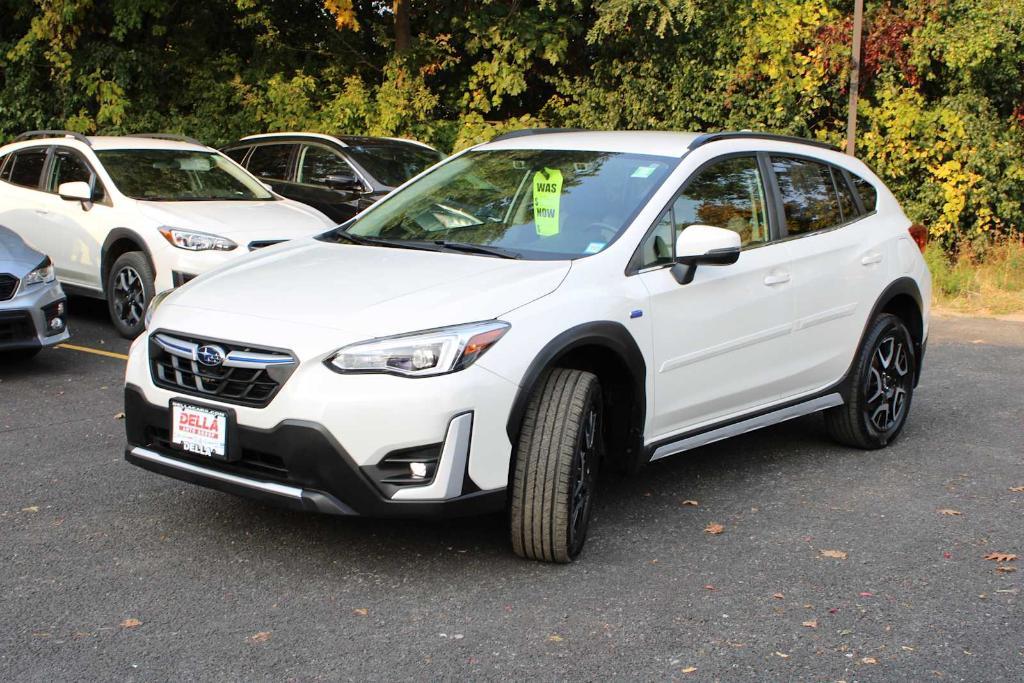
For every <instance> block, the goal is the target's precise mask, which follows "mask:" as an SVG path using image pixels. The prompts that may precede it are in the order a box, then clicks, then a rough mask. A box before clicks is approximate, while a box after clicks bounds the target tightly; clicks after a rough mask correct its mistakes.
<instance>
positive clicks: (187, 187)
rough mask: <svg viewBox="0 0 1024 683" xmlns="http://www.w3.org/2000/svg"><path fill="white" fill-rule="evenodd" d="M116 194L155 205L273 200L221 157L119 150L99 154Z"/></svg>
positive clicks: (158, 151) (205, 154) (207, 154)
mask: <svg viewBox="0 0 1024 683" xmlns="http://www.w3.org/2000/svg"><path fill="white" fill-rule="evenodd" d="M96 156H97V157H98V158H99V160H100V163H101V164H103V167H104V168H105V169H106V170H107V173H108V174H109V175H110V178H111V180H113V181H114V185H115V186H117V189H118V190H120V191H121V194H124V195H126V196H128V197H131V198H132V199H142V200H147V201H154V202H188V201H215V200H219V201H253V200H273V198H274V196H273V195H272V194H270V193H269V192H267V189H266V188H265V187H263V185H261V184H260V182H259V181H257V180H256V179H255V178H253V177H252V176H250V175H249V174H247V173H246V172H245V171H243V170H242V169H240V168H238V167H237V166H235V165H234V164H233V163H231V162H230V161H228V159H227V157H225V156H223V155H221V154H219V153H217V152H200V151H191V150H178V149H118V150H105V151H100V152H96Z"/></svg>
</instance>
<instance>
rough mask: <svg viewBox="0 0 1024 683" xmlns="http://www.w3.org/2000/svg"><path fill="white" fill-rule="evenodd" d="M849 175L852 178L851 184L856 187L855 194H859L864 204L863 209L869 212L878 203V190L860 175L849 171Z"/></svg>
mask: <svg viewBox="0 0 1024 683" xmlns="http://www.w3.org/2000/svg"><path fill="white" fill-rule="evenodd" d="M850 177H851V178H852V179H853V186H854V187H855V188H856V189H857V194H859V195H860V201H861V202H862V203H863V204H864V211H866V212H867V213H871V212H872V211H874V210H875V205H876V204H877V203H878V191H877V190H875V186H874V185H872V184H871V183H869V182H868V181H866V180H864V179H863V178H861V177H860V176H855V175H853V174H852V173H851V174H850Z"/></svg>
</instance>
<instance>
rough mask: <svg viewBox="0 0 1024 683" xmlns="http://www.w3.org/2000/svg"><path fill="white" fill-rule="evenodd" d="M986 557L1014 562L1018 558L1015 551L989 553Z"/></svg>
mask: <svg viewBox="0 0 1024 683" xmlns="http://www.w3.org/2000/svg"><path fill="white" fill-rule="evenodd" d="M984 559H986V560H992V561H993V562H1013V561H1014V560H1016V559H1017V556H1016V555H1014V554H1013V553H989V554H988V555H986V556H985V558H984Z"/></svg>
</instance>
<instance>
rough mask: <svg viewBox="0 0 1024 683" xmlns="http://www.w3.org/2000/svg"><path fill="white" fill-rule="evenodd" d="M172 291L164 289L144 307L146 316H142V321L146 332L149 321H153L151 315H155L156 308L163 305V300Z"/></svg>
mask: <svg viewBox="0 0 1024 683" xmlns="http://www.w3.org/2000/svg"><path fill="white" fill-rule="evenodd" d="M173 291H174V290H173V289H165V290H164V291H162V292H160V293H159V294H157V295H156V296H154V297H153V299H152V300H151V301H150V302H149V305H148V306H146V314H145V316H143V318H142V319H143V321H144V324H145V326H146V329H147V330H148V329H149V323H150V321H151V320H153V313H155V312H156V309H157V307H159V306H160V304H161V303H163V300H164V299H166V298H167V295H168V294H170V293H171V292H173Z"/></svg>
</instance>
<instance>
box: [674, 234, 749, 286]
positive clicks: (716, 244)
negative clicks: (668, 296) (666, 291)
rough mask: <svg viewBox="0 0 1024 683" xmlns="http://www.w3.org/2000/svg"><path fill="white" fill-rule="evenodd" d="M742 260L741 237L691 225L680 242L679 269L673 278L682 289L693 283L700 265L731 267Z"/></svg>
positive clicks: (677, 257)
mask: <svg viewBox="0 0 1024 683" xmlns="http://www.w3.org/2000/svg"><path fill="white" fill-rule="evenodd" d="M739 258H740V236H739V234H737V233H735V232H733V231H732V230H726V229H725V228H716V227H713V226H710V225H691V226H690V227H688V228H686V229H685V230H683V231H682V232H681V233H679V239H677V240H676V265H674V266H672V276H673V277H675V279H676V282H678V283H679V284H681V285H688V284H690V283H691V282H693V276H694V274H696V272H697V266H698V265H706V266H727V265H730V264H732V263H736V261H738V260H739Z"/></svg>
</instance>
